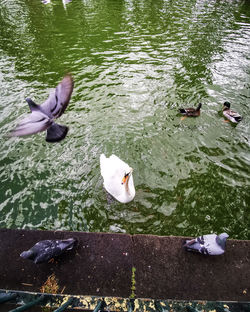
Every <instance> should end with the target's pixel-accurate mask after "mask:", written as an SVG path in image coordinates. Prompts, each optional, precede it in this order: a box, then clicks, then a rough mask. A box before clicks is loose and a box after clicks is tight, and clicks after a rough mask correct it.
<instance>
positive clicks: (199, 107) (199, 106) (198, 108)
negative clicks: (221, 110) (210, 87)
mask: <svg viewBox="0 0 250 312" xmlns="http://www.w3.org/2000/svg"><path fill="white" fill-rule="evenodd" d="M201 106H202V104H201V103H199V105H198V107H197V108H196V110H197V111H199V110H200V109H201Z"/></svg>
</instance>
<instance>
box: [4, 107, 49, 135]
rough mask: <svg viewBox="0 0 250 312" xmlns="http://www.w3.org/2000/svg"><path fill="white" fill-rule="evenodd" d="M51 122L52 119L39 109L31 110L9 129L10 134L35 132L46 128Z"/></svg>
mask: <svg viewBox="0 0 250 312" xmlns="http://www.w3.org/2000/svg"><path fill="white" fill-rule="evenodd" d="M51 124H52V120H51V119H50V118H49V117H48V116H46V115H45V114H43V113H42V112H40V111H33V112H32V113H31V114H29V115H28V116H27V117H26V118H24V119H23V120H22V121H21V122H20V123H19V124H18V125H17V127H16V128H15V129H14V130H13V131H11V133H10V135H11V136H23V135H29V134H35V133H38V132H41V131H44V130H46V129H47V128H48V127H49V126H50V125H51Z"/></svg>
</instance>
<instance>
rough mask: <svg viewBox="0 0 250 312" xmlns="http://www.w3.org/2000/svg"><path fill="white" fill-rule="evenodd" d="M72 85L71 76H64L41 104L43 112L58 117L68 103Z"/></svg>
mask: <svg viewBox="0 0 250 312" xmlns="http://www.w3.org/2000/svg"><path fill="white" fill-rule="evenodd" d="M73 87H74V82H73V78H72V77H71V76H70V75H67V76H65V77H64V78H63V80H62V81H61V82H60V83H59V84H58V85H57V87H56V88H55V89H54V90H53V91H52V92H51V93H50V95H49V97H48V99H47V100H46V101H45V102H44V103H43V104H42V105H41V109H42V110H43V112H44V113H45V114H47V115H48V116H50V117H51V118H58V117H60V116H61V115H62V114H63V112H64V111H65V109H66V108H67V106H68V104H69V101H70V97H71V94H72V91H73Z"/></svg>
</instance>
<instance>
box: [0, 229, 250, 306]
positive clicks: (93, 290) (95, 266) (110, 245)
mask: <svg viewBox="0 0 250 312" xmlns="http://www.w3.org/2000/svg"><path fill="white" fill-rule="evenodd" d="M69 237H76V238H77V239H78V246H77V249H76V250H75V251H74V252H69V253H68V254H67V255H65V256H63V257H61V258H59V259H58V260H57V261H55V262H54V263H46V264H40V265H35V264H33V262H31V261H29V260H26V259H22V258H21V257H20V256H19V255H20V253H21V252H22V251H24V250H27V249H29V248H30V247H31V246H33V245H34V244H35V243H36V242H37V241H39V240H44V239H62V238H69ZM183 240H184V238H183V237H159V236H153V235H133V236H131V235H126V234H108V233H82V232H52V231H29V230H9V229H0V264H1V265H0V289H14V290H26V291H35V292H36V291H39V289H40V287H41V286H42V284H43V283H44V282H45V281H46V279H47V277H48V276H49V275H51V274H52V273H55V275H56V277H57V279H58V281H59V286H60V290H62V289H63V287H65V290H64V293H68V294H72V295H74V294H81V295H97V296H117V297H129V296H130V295H131V293H132V290H131V286H132V282H131V276H132V273H131V272H132V267H135V268H136V271H135V281H136V285H135V286H136V290H135V295H136V297H141V298H159V299H177V300H212V301H215V300H221V301H250V241H237V240H228V242H227V251H226V253H225V255H222V256H217V257H207V256H203V255H199V254H193V253H188V252H185V251H184V250H183V249H182V247H181V246H182V242H183Z"/></svg>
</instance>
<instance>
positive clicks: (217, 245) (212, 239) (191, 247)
mask: <svg viewBox="0 0 250 312" xmlns="http://www.w3.org/2000/svg"><path fill="white" fill-rule="evenodd" d="M228 237H229V235H228V234H227V233H222V234H220V235H216V234H208V235H202V236H199V237H197V238H194V239H191V240H186V242H185V244H184V245H183V247H184V248H185V249H186V250H187V251H195V252H200V253H201V254H204V255H211V256H217V255H222V254H223V253H224V252H225V248H226V240H227V238H228Z"/></svg>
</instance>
